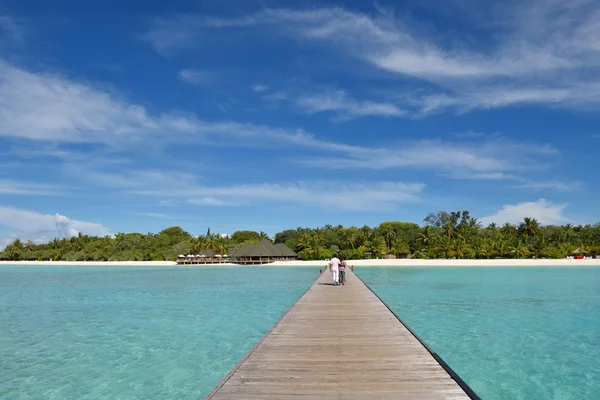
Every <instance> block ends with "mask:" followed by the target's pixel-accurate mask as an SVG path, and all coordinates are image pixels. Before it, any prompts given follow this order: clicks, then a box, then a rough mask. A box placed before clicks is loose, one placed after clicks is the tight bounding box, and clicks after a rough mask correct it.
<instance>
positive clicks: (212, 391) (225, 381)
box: [204, 271, 323, 400]
mask: <svg viewBox="0 0 600 400" xmlns="http://www.w3.org/2000/svg"><path fill="white" fill-rule="evenodd" d="M321 275H323V271H321V273H320V274H319V275H318V276H317V277H316V278H315V280H314V281H312V283H311V284H310V285H309V286H308V288H307V289H306V290H305V291H304V293H302V295H300V297H298V299H296V301H295V302H294V303H293V304H292V305H291V306H289V307H288V309H287V310H286V311H285V312H284V313H283V315H282V316H281V317H280V318H279V319H278V320H277V322H275V323H274V324H273V326H272V327H271V329H269V330H268V331H267V333H265V334H264V335H263V337H261V338H260V340H259V341H258V342H256V344H255V345H254V346H253V347H252V348H251V349H250V351H248V353H246V355H245V356H244V357H242V359H241V360H240V361H238V363H237V364H235V366H234V367H233V368H232V369H231V371H229V373H227V375H225V377H224V378H223V379H221V380H220V381H219V383H217V385H216V386H215V387H214V388H213V390H211V391H210V393H208V394H207V395H206V397H205V398H204V399H205V400H210V399H212V398H213V396H214V395H215V394H217V392H218V391H219V389H221V388H222V387H223V385H225V383H227V381H228V380H229V379H230V378H231V377H232V376H233V374H235V372H236V371H237V370H238V369H239V368H240V367H241V366H242V365H243V364H244V362H245V361H246V360H247V359H248V358H249V357H250V356H251V355H252V353H254V351H255V350H256V349H257V348H258V346H260V345H261V343H262V342H264V341H265V339H266V338H267V337H268V336H269V335H270V334H271V332H273V330H274V329H275V328H276V327H277V326H278V325H279V323H280V322H281V321H282V320H283V319H284V318H285V316H286V315H287V314H288V313H289V312H290V310H291V309H292V308H294V306H295V305H296V304H298V302H299V301H300V300H301V299H302V298H303V297H304V296H305V295H306V293H308V291H309V290H310V289H312V287H313V286H314V285H315V284H316V283H317V281H318V280H319V278H320V277H321Z"/></svg>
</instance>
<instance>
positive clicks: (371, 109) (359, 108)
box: [295, 90, 407, 120]
mask: <svg viewBox="0 0 600 400" xmlns="http://www.w3.org/2000/svg"><path fill="white" fill-rule="evenodd" d="M295 105H296V106H297V107H298V108H300V109H301V110H303V111H306V112H308V113H310V114H314V113H319V112H328V111H330V112H336V113H337V115H338V119H339V120H350V119H354V118H358V117H365V116H381V117H402V116H405V115H407V112H406V111H405V110H402V109H400V108H399V107H397V106H396V105H394V104H392V103H378V102H374V101H358V100H356V99H354V98H352V97H351V96H348V95H347V94H346V93H345V92H344V91H343V90H333V91H328V92H324V93H319V94H312V95H306V94H305V95H301V96H299V97H298V98H297V99H296V100H295Z"/></svg>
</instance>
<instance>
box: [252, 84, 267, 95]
mask: <svg viewBox="0 0 600 400" xmlns="http://www.w3.org/2000/svg"><path fill="white" fill-rule="evenodd" d="M252 90H253V91H255V92H258V93H260V92H264V91H265V90H269V87H268V86H266V85H260V84H259V85H254V86H253V87H252Z"/></svg>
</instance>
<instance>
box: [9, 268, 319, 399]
mask: <svg viewBox="0 0 600 400" xmlns="http://www.w3.org/2000/svg"><path fill="white" fill-rule="evenodd" d="M317 275H318V268H317V269H315V268H305V267H302V268H296V269H290V268H285V269H284V268H269V267H261V268H226V267H219V268H138V267H125V268H111V267H59V266H52V267H23V266H20V267H10V266H8V267H5V266H0V398H2V399H10V400H18V399H61V400H62V399H121V400H125V399H199V398H202V397H203V396H204V395H206V394H207V393H208V392H209V391H210V390H211V389H212V387H213V386H214V385H215V384H217V383H218V382H219V381H220V380H221V378H222V377H223V376H225V374H226V373H227V372H228V371H229V370H230V369H231V368H232V367H233V366H234V365H235V364H236V363H237V362H238V360H239V359H241V357H242V356H243V355H244V354H245V353H246V352H247V351H248V350H250V348H252V346H254V344H255V343H256V342H257V341H258V340H259V339H260V338H261V337H262V336H263V335H264V334H265V333H266V332H267V331H268V330H269V329H270V328H271V326H272V325H273V324H274V323H275V322H276V321H277V319H279V317H280V316H281V315H282V314H283V313H284V312H285V311H286V310H287V308H288V307H289V306H290V305H291V304H292V303H293V302H294V301H295V300H296V299H297V298H298V297H299V296H300V295H301V294H302V293H303V292H304V291H305V290H306V289H307V288H308V286H309V285H310V283H311V282H312V281H313V280H314V279H315V278H316V277H317Z"/></svg>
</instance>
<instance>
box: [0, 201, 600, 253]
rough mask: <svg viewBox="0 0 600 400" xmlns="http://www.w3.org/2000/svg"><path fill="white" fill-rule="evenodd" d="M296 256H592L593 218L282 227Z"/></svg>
mask: <svg viewBox="0 0 600 400" xmlns="http://www.w3.org/2000/svg"><path fill="white" fill-rule="evenodd" d="M264 239H271V238H269V237H268V235H267V234H266V233H264V232H255V231H248V230H242V231H237V232H234V233H233V234H231V235H223V234H214V233H211V231H210V229H209V230H208V231H207V232H206V234H201V235H198V236H195V235H192V234H190V233H188V232H186V231H184V230H183V229H182V228H180V227H176V226H175V227H170V228H167V229H164V230H162V231H161V232H159V233H156V234H154V233H145V234H144V233H117V234H115V235H107V236H104V237H94V236H89V235H85V234H82V233H79V235H77V236H73V237H70V238H54V239H53V240H52V241H50V242H49V243H41V244H36V243H34V242H32V241H31V240H26V241H22V240H21V239H15V240H14V241H13V242H12V243H11V244H9V245H8V246H7V247H6V248H5V249H4V251H3V252H0V260H3V261H48V260H52V261H174V260H176V259H177V257H178V256H179V255H182V254H190V253H191V254H197V253H199V252H201V251H203V250H208V249H209V250H213V251H214V252H216V253H220V254H228V253H231V252H232V251H235V250H236V249H239V248H241V247H242V246H245V245H249V244H255V243H258V242H260V241H261V240H264ZM272 241H273V243H274V244H278V243H283V244H285V245H286V246H287V247H289V248H290V249H291V250H293V251H294V252H296V253H297V254H298V258H299V259H300V260H323V259H327V258H330V257H332V256H333V255H334V254H337V255H340V256H341V257H343V258H345V259H365V258H376V259H384V258H419V259H448V258H456V259H494V258H514V259H532V258H538V259H539V258H549V259H560V258H565V257H569V256H576V255H580V256H587V257H595V256H598V255H600V224H594V225H585V226H581V225H578V226H572V225H562V226H542V225H540V224H539V223H538V221H537V220H536V219H535V218H525V219H524V220H523V222H521V223H520V224H519V225H514V224H509V223H507V224H504V225H502V226H497V225H496V224H490V225H489V226H487V227H482V226H481V224H480V223H479V221H478V220H477V219H476V218H474V217H472V216H471V215H470V214H469V212H468V211H456V212H446V211H438V212H436V213H431V214H429V215H428V216H427V217H426V218H425V219H424V224H423V225H422V226H420V225H418V224H416V223H412V222H383V223H381V224H380V225H378V226H376V227H369V226H363V227H360V228H359V227H343V226H342V225H338V226H331V225H326V226H324V227H319V228H297V229H288V230H284V231H283V232H279V233H277V234H275V236H274V237H273V238H272Z"/></svg>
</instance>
